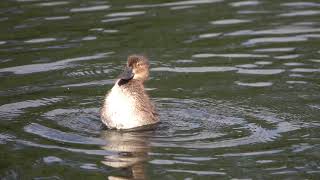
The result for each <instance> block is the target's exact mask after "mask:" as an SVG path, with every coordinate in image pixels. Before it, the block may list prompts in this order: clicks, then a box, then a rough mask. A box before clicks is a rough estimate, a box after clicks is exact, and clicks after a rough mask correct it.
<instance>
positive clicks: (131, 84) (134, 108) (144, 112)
mask: <svg viewBox="0 0 320 180" xmlns="http://www.w3.org/2000/svg"><path fill="white" fill-rule="evenodd" d="M148 77H149V62H148V59H147V58H145V57H144V56H138V55H131V56H129V57H128V62H127V66H126V68H125V71H124V72H123V73H122V74H121V75H120V78H119V79H118V80H117V81H116V83H115V85H114V86H113V88H112V89H111V90H110V91H109V93H108V94H107V95H106V97H105V100H104V103H103V106H102V108H101V110H100V116H101V120H102V122H103V123H104V124H105V125H106V126H108V127H109V128H110V129H130V128H136V127H141V126H146V125H151V124H155V123H157V122H158V121H159V120H158V117H157V114H156V112H155V108H154V106H153V104H152V102H151V101H150V99H149V96H148V95H147V94H146V92H145V89H144V85H143V83H144V82H145V81H146V80H147V79H148Z"/></svg>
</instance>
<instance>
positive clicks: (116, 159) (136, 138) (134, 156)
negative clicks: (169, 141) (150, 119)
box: [101, 130, 153, 179]
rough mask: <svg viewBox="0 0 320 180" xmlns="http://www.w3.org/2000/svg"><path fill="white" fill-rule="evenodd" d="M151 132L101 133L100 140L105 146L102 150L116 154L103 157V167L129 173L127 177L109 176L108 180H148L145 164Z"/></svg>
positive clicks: (109, 131)
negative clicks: (119, 169) (102, 140)
mask: <svg viewBox="0 0 320 180" xmlns="http://www.w3.org/2000/svg"><path fill="white" fill-rule="evenodd" d="M152 133H153V132H152V131H145V130H140V131H134V132H121V131H113V130H107V131H104V132H103V133H102V138H103V139H104V140H106V142H107V144H106V145H105V146H103V147H102V148H103V149H104V150H107V151H113V152H116V154H114V155H108V156H104V159H103V161H101V162H102V163H103V164H104V165H106V166H109V167H113V168H121V169H126V170H127V171H129V173H128V174H129V175H128V176H126V177H124V176H109V177H108V179H148V178H147V176H146V173H145V163H146V162H147V161H148V153H149V152H150V149H151V147H150V141H149V138H150V136H151V135H152Z"/></svg>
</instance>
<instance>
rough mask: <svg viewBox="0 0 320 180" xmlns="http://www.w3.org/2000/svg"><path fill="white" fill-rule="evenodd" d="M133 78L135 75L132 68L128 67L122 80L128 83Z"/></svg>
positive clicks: (122, 75)
mask: <svg viewBox="0 0 320 180" xmlns="http://www.w3.org/2000/svg"><path fill="white" fill-rule="evenodd" d="M133 76H134V74H133V72H132V68H131V67H126V69H125V70H124V71H123V73H122V74H121V75H120V79H122V80H127V81H128V80H130V79H132V78H133Z"/></svg>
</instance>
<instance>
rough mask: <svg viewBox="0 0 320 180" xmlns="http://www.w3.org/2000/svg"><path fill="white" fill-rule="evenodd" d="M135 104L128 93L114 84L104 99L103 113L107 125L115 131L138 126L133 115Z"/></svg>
mask: <svg viewBox="0 0 320 180" xmlns="http://www.w3.org/2000/svg"><path fill="white" fill-rule="evenodd" d="M135 104H136V102H135V99H134V98H133V97H132V96H131V95H130V93H127V92H126V89H123V88H121V87H119V86H118V85H117V84H116V85H115V86H114V87H113V88H112V89H111V91H110V93H109V94H108V95H107V96H106V99H105V107H106V108H104V110H103V111H105V112H104V113H105V114H106V117H107V121H108V122H107V125H108V126H109V127H110V128H117V129H127V128H132V127H136V126H139V124H138V119H137V118H138V117H136V114H135Z"/></svg>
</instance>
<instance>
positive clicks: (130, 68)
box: [120, 55, 150, 81]
mask: <svg viewBox="0 0 320 180" xmlns="http://www.w3.org/2000/svg"><path fill="white" fill-rule="evenodd" d="M149 66H150V65H149V61H148V59H147V58H146V57H144V56H141V55H131V56H129V57H128V61H127V65H126V68H125V70H124V72H123V73H122V74H121V75H120V79H121V80H126V81H129V80H131V79H137V80H141V81H145V80H147V79H148V78H149Z"/></svg>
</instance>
